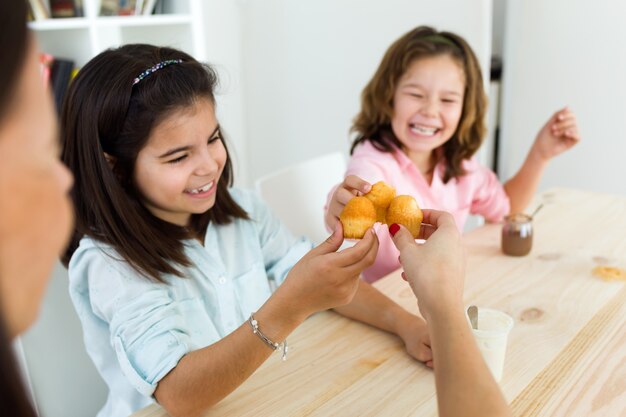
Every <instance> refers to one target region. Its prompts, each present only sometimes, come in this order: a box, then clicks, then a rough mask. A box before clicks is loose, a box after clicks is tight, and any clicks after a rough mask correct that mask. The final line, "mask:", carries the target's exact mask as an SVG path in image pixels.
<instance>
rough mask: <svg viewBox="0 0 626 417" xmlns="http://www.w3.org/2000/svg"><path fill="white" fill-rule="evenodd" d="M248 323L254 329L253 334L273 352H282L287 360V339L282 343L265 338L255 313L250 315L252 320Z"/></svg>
mask: <svg viewBox="0 0 626 417" xmlns="http://www.w3.org/2000/svg"><path fill="white" fill-rule="evenodd" d="M248 323H250V327H252V333H254V334H255V335H257V336H259V339H261V340H262V341H263V343H265V344H266V345H267V346H269V347H270V348H271V349H272V350H279V349H280V350H282V351H283V357H282V359H283V360H284V361H286V360H287V351H288V348H287V339H285V340H284V341H283V342H282V343H276V342H272V339H270V338H269V337H267V336H265V335H264V334H263V332H261V330H260V329H259V322H258V321H256V319H255V318H254V313H252V314H250V318H249V319H248Z"/></svg>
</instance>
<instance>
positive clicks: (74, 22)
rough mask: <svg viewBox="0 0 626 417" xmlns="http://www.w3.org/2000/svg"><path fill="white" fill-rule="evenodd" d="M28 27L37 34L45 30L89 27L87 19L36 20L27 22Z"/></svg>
mask: <svg viewBox="0 0 626 417" xmlns="http://www.w3.org/2000/svg"><path fill="white" fill-rule="evenodd" d="M28 27H29V28H30V29H31V30H34V31H37V32H41V31H46V30H71V29H87V28H88V27H89V19H87V18H85V17H67V18H63V19H46V20H37V21H34V22H28Z"/></svg>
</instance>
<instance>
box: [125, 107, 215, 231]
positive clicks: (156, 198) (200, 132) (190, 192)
mask: <svg viewBox="0 0 626 417" xmlns="http://www.w3.org/2000/svg"><path fill="white" fill-rule="evenodd" d="M226 158H227V155H226V149H225V148H224V145H223V143H222V136H221V133H220V130H219V125H218V122H217V119H216V117H215V109H214V105H213V103H212V102H211V101H210V100H208V99H205V98H198V99H197V100H195V101H194V102H193V104H192V105H191V106H190V107H188V108H183V109H180V110H177V111H174V112H173V113H172V114H170V115H169V116H168V117H166V118H165V119H164V120H163V121H162V122H160V123H159V124H157V125H156V126H155V128H154V129H153V130H152V133H151V134H150V137H149V138H148V141H147V143H146V145H145V146H144V147H143V148H142V149H141V150H140V151H139V153H138V155H137V160H136V163H135V170H134V182H135V185H136V187H137V189H138V190H139V192H140V193H141V195H142V197H143V204H144V205H145V206H146V208H147V209H148V210H149V211H150V212H151V213H152V214H154V215H155V216H156V217H158V218H159V219H161V220H165V221H167V222H170V223H173V224H177V225H179V226H187V224H188V223H189V219H190V217H191V215H192V214H200V213H204V212H206V211H207V210H209V209H211V207H213V205H214V204H215V199H216V191H217V183H218V180H219V179H220V176H221V174H222V171H223V170H224V165H225V164H226Z"/></svg>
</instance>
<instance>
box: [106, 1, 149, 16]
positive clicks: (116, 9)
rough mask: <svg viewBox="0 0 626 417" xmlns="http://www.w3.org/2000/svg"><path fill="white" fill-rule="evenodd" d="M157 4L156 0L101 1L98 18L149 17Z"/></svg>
mask: <svg viewBox="0 0 626 417" xmlns="http://www.w3.org/2000/svg"><path fill="white" fill-rule="evenodd" d="M158 3H159V1H158V0H102V2H101V3H100V16H141V15H151V14H153V13H154V11H155V8H156V6H157V4H158Z"/></svg>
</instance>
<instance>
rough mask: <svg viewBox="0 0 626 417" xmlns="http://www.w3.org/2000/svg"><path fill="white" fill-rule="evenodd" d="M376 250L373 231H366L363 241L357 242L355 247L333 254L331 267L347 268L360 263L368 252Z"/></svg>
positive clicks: (376, 244)
mask: <svg viewBox="0 0 626 417" xmlns="http://www.w3.org/2000/svg"><path fill="white" fill-rule="evenodd" d="M373 248H376V250H378V238H377V237H376V234H375V232H374V229H371V228H370V229H368V230H367V232H365V236H363V239H361V240H359V241H358V242H357V243H356V245H354V246H351V247H349V248H346V249H344V250H341V251H339V252H337V253H335V254H333V255H334V256H333V261H332V263H333V265H334V266H335V267H348V266H351V265H355V264H358V263H359V262H361V261H362V260H363V259H364V258H365V257H367V255H368V254H369V253H370V251H371V250H372V249H373Z"/></svg>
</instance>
